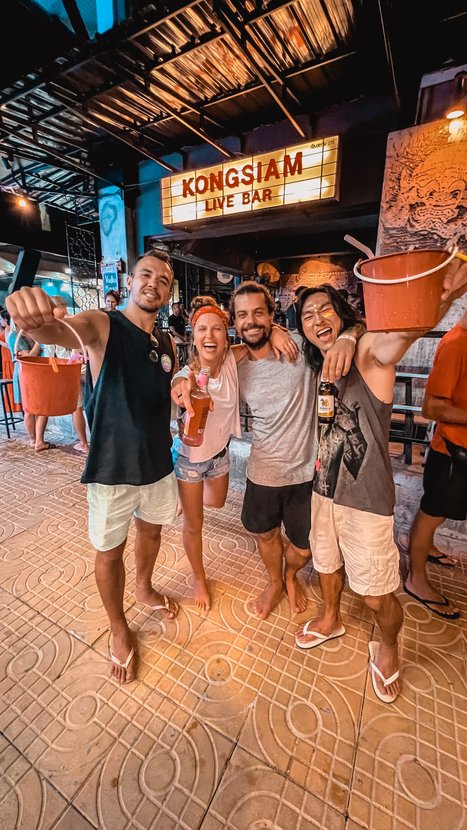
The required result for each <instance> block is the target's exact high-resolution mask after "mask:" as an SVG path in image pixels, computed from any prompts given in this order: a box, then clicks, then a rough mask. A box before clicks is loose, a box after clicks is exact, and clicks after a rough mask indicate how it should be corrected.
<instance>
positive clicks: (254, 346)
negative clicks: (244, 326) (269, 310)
mask: <svg viewBox="0 0 467 830" xmlns="http://www.w3.org/2000/svg"><path fill="white" fill-rule="evenodd" d="M256 328H259V326H257V327H256ZM262 328H264V326H262ZM247 335H248V332H242V340H243V342H244V343H246V345H247V346H248V348H249V349H251V350H252V351H253V352H255V351H257V350H258V349H262V348H263V346H265V345H266V343H268V342H269V338H270V337H271V331H270V330H269V331H267V330H266V329H265V328H264V331H263V334H262V335H261V337H260V339H259V340H255V341H253V342H251V343H250V341H249V340H248V336H247Z"/></svg>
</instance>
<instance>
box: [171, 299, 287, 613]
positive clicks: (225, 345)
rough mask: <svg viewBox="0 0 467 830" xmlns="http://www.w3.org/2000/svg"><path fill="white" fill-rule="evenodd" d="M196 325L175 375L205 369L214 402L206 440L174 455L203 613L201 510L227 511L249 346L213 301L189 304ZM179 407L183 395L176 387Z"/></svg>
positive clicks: (177, 444)
mask: <svg viewBox="0 0 467 830" xmlns="http://www.w3.org/2000/svg"><path fill="white" fill-rule="evenodd" d="M190 322H191V326H192V335H191V345H190V356H189V360H188V365H187V366H185V367H184V368H183V369H182V370H181V371H180V372H178V373H177V374H176V375H175V376H174V380H175V378H187V377H188V376H189V375H190V373H191V372H194V373H195V374H198V372H199V371H200V369H201V367H202V366H204V367H206V368H208V369H209V370H210V377H209V383H208V392H209V394H210V395H211V398H212V401H213V405H214V406H213V409H212V411H211V412H210V413H209V416H208V420H207V424H206V429H205V432H204V441H203V443H202V445H201V446H200V447H188V446H187V445H186V444H183V442H182V441H181V440H180V438H179V437H178V436H177V437H175V439H174V442H173V447H172V455H173V459H174V468H175V475H176V476H177V480H178V492H179V498H180V503H181V507H182V511H183V545H184V548H185V552H186V555H187V556H188V559H189V562H190V565H191V567H192V568H193V575H194V600H195V604H196V606H197V607H198V608H199V609H200V610H202V611H208V610H209V608H210V606H211V600H210V595H209V589H208V585H207V582H206V574H205V570H204V565H203V538H202V531H203V508H204V507H217V508H219V507H223V506H224V504H225V500H226V497H227V491H228V487H229V466H230V464H229V441H230V436H231V435H235V436H236V437H238V438H239V437H240V436H241V430H240V413H239V396H238V376H237V366H236V364H237V363H238V362H239V361H240V360H241V359H242V357H244V356H245V353H246V351H247V349H246V346H243V345H238V346H232V347H231V346H230V343H229V337H228V331H227V327H228V317H227V314H226V312H224V311H222V309H221V308H220V306H219V305H218V304H217V303H216V301H215V300H214V298H213V297H195V298H194V300H193V301H192V303H191V314H190ZM273 338H274V341H275V342H274V347H275V348H277V350H278V351H280V350H281V344H282V343H283V342H284V339H285V340H286V341H287V343H288V340H289V337H288V335H287V334H286V333H283V332H282V330H281V329H280V328H279V327H275V330H274V335H273ZM172 398H173V400H174V402H175V403H176V404H178V403H179V402H180V399H181V394H180V391H179V390H178V389H177V386H175V387H174V388H173V390H172Z"/></svg>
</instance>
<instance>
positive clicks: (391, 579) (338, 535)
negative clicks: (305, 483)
mask: <svg viewBox="0 0 467 830" xmlns="http://www.w3.org/2000/svg"><path fill="white" fill-rule="evenodd" d="M393 527H394V517H393V516H377V515H375V514H374V513H365V512H364V511H363V510H355V509H354V508H352V507H344V506H343V505H341V504H334V502H333V501H332V499H326V498H324V496H320V495H318V494H317V493H313V496H312V498H311V532H310V545H311V551H312V554H313V565H314V567H315V568H316V570H317V571H318V573H322V574H331V573H335V571H338V570H339V568H340V567H341V566H342V565H345V571H346V574H347V578H348V580H349V585H350V587H351V588H352V591H355V593H356V594H360V595H361V596H373V597H380V596H384V595H385V594H390V593H392V592H393V591H395V590H396V588H397V587H398V585H399V581H400V577H399V551H398V549H397V546H396V544H395V542H394V531H393Z"/></svg>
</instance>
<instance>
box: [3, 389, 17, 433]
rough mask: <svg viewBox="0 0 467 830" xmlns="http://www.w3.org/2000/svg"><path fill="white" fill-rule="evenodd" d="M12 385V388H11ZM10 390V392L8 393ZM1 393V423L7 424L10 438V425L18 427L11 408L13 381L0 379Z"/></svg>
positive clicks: (14, 427)
mask: <svg viewBox="0 0 467 830" xmlns="http://www.w3.org/2000/svg"><path fill="white" fill-rule="evenodd" d="M9 387H10V388H9ZM8 392H10V394H8ZM0 395H1V398H2V417H0V424H5V427H6V434H7V436H8V438H10V437H11V436H10V426H11V427H12V428H13V429H16V426H15V417H14V415H13V410H12V408H11V399H12V397H13V381H12V380H6V379H5V378H1V379H0Z"/></svg>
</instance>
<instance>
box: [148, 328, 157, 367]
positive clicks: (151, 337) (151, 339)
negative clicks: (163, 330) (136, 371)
mask: <svg viewBox="0 0 467 830" xmlns="http://www.w3.org/2000/svg"><path fill="white" fill-rule="evenodd" d="M149 342H150V344H151V346H152V348H151V351H150V352H149V355H148V357H149V360H151V361H152V363H157V362H158V360H159V355H158V353H157V351H156V350H157V349H158V348H159V341H158V339H157V337H156V336H155V335H154V334H150V335H149Z"/></svg>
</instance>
